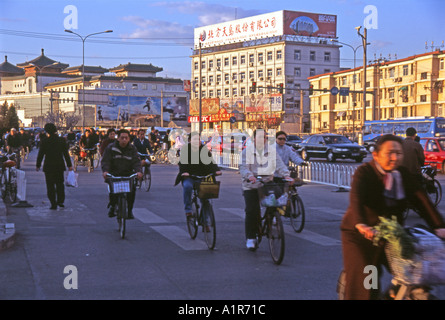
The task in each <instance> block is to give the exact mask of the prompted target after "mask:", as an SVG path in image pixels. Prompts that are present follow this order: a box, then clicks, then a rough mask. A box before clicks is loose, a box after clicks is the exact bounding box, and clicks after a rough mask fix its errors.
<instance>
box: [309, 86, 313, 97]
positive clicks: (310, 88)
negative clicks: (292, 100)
mask: <svg viewBox="0 0 445 320" xmlns="http://www.w3.org/2000/svg"><path fill="white" fill-rule="evenodd" d="M313 93H314V85H312V84H311V85H310V86H309V95H310V96H311V95H312V94H313Z"/></svg>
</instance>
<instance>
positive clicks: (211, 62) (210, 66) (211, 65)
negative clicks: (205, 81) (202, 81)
mask: <svg viewBox="0 0 445 320" xmlns="http://www.w3.org/2000/svg"><path fill="white" fill-rule="evenodd" d="M209 68H213V60H209Z"/></svg>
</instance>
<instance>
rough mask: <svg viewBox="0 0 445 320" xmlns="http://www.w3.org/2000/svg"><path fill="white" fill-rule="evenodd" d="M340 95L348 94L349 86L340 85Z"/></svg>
mask: <svg viewBox="0 0 445 320" xmlns="http://www.w3.org/2000/svg"><path fill="white" fill-rule="evenodd" d="M340 95H341V96H349V87H341V88H340Z"/></svg>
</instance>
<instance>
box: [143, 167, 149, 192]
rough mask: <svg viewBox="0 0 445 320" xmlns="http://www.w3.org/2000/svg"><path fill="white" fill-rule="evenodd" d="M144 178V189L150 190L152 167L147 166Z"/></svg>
mask: <svg viewBox="0 0 445 320" xmlns="http://www.w3.org/2000/svg"><path fill="white" fill-rule="evenodd" d="M142 179H143V180H142V182H141V184H143V185H144V190H145V191H146V192H148V191H150V187H151V168H150V167H145V169H144V176H143V178H142Z"/></svg>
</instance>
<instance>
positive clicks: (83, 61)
mask: <svg viewBox="0 0 445 320" xmlns="http://www.w3.org/2000/svg"><path fill="white" fill-rule="evenodd" d="M65 32H68V33H72V34H75V35H76V36H78V37H79V38H80V39H81V40H82V132H83V131H84V130H85V40H86V39H87V38H88V37H90V36H93V35H96V34H101V33H110V32H113V30H106V31H101V32H95V33H90V34H88V35H86V36H85V37H82V36H81V35H80V34H78V33H76V32H74V31H71V30H68V29H65ZM94 117H96V115H94Z"/></svg>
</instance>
